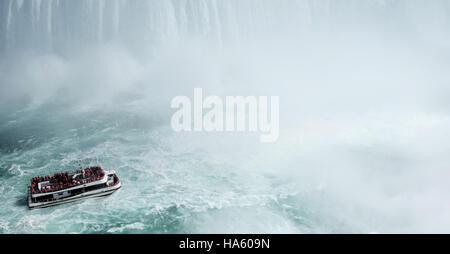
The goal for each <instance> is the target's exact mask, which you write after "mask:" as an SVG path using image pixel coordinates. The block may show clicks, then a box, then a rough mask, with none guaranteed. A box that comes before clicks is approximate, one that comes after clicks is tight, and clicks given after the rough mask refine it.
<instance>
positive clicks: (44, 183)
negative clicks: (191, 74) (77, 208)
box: [28, 166, 120, 209]
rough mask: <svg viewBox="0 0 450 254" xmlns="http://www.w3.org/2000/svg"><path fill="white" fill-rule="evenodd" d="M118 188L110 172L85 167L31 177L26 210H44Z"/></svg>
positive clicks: (117, 180)
mask: <svg viewBox="0 0 450 254" xmlns="http://www.w3.org/2000/svg"><path fill="white" fill-rule="evenodd" d="M119 188H120V181H119V178H118V177H117V175H116V172H115V171H114V170H103V169H102V168H101V167H99V166H96V167H89V168H85V169H80V170H77V171H76V172H73V173H69V172H65V173H56V174H55V175H53V176H51V177H50V176H42V177H34V178H32V179H31V185H30V186H29V188H28V207H29V208H30V209H35V208H45V207H49V206H54V205H59V204H64V203H68V202H73V201H77V200H81V199H85V198H90V197H100V196H106V195H109V194H112V193H113V192H114V191H116V190H118V189H119Z"/></svg>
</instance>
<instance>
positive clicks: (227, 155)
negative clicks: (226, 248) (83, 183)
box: [0, 0, 450, 233]
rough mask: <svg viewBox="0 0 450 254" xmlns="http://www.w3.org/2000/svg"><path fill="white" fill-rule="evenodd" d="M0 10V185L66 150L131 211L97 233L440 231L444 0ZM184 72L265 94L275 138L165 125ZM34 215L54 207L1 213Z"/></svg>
mask: <svg viewBox="0 0 450 254" xmlns="http://www.w3.org/2000/svg"><path fill="white" fill-rule="evenodd" d="M69 10H70V11H69ZM0 13H1V15H0V19H1V30H0V32H1V35H0V42H1V43H0V52H1V60H0V106H1V108H0V119H1V125H0V140H1V144H0V151H1V158H2V159H1V160H2V163H1V164H0V169H1V172H2V174H0V175H1V176H2V177H3V176H5V177H4V179H2V180H1V181H2V184H5V183H9V182H13V181H23V179H25V180H26V177H28V176H31V175H33V174H42V173H41V172H51V169H52V167H61V166H71V165H74V164H75V163H76V161H77V160H79V159H82V160H94V161H96V162H100V163H105V164H107V165H109V166H111V167H118V170H119V172H120V169H122V174H123V175H124V183H125V184H127V183H128V185H129V186H133V187H130V188H128V190H127V189H126V188H124V190H121V193H120V194H119V195H126V196H128V197H130V201H127V202H128V203H127V204H126V205H128V206H127V207H128V208H129V210H126V209H125V208H124V207H123V206H120V207H119V205H118V204H119V200H115V201H114V202H112V205H111V207H110V208H111V209H115V210H113V211H115V212H117V213H128V214H130V216H129V217H128V218H124V219H119V218H117V220H119V222H118V224H114V225H113V226H114V227H113V228H112V229H109V231H108V232H128V231H127V230H130V232H194V233H210V232H212V233H355V232H356V233H373V232H380V233H444V232H445V233H448V229H449V228H450V216H449V214H450V213H449V212H450V205H449V204H447V203H448V202H446V201H447V199H448V196H449V195H450V187H449V185H448V184H447V178H448V177H450V173H449V170H448V168H449V167H450V161H449V160H448V154H449V152H450V145H449V144H450V142H449V141H450V128H449V127H450V116H449V113H450V104H449V102H448V101H449V100H448V98H449V96H450V89H449V85H450V75H449V74H448V70H449V69H450V61H449V57H450V44H449V41H450V32H449V31H450V29H449V28H450V4H449V2H448V1H439V0H434V1H422V0H414V1H402V0H390V1H388V0H385V1H382V0H380V1H371V0H365V1H352V0H341V1H327V0H315V1H304V0H298V1H295V0H283V1H278V0H277V1H275V0H264V1H252V0H250V1H233V0H231V1H225V0H222V1H201V0H198V1H187V0H186V1H123V0H112V1H109V0H108V1H102V0H98V1H85V0H83V1H76V3H75V1H68V0H65V1H64V0H60V1H52V0H42V1H37V0H30V1H26V0H25V1H14V0H8V1H2V2H1V3H0ZM196 87H200V88H202V89H203V93H204V95H205V96H209V95H217V96H222V97H224V96H227V95H231V96H238V95H241V96H248V95H255V96H259V95H261V96H279V97H280V133H279V139H278V141H277V142H276V143H270V144H261V143H259V142H258V135H257V134H254V133H206V132H205V133H203V132H200V133H188V132H186V133H183V132H181V133H175V132H173V131H172V130H171V129H170V119H171V116H172V114H173V113H174V110H173V109H171V108H170V102H171V100H172V98H174V97H175V96H178V95H185V96H189V97H192V96H193V92H194V88H196ZM74 133H76V134H74ZM29 158H34V159H35V160H37V161H38V162H30V163H31V164H30V163H28V164H27V163H25V162H24V161H26V160H27V159H29ZM22 160H23V161H22ZM45 161H48V162H45ZM114 163H116V164H114ZM36 168H37V169H39V172H36V171H34V170H36ZM135 174H138V176H139V177H136V176H135ZM3 192H4V193H5V195H6V194H8V193H9V194H12V195H18V194H17V192H16V190H3ZM118 197H120V196H118ZM132 201H133V202H132ZM105 206H107V205H106V204H105ZM83 207H85V205H83ZM8 209H9V210H8V211H10V210H14V211H16V209H19V208H16V207H14V208H8ZM77 209H79V210H80V211H83V210H82V208H81V207H80V208H77ZM173 209H175V211H173ZM161 211H164V212H165V213H164V215H161V213H162V212H161ZM90 212H92V211H90ZM3 213H4V214H6V209H5V211H4V212H3ZM3 213H2V214H3ZM90 214H91V215H92V213H90ZM39 216H44V217H46V218H48V219H51V220H52V221H53V222H51V223H53V224H56V225H58V222H56V221H57V220H58V219H60V218H61V217H62V213H61V212H60V211H58V210H54V211H52V213H51V214H45V213H40V214H31V215H24V217H23V218H21V219H18V218H11V217H8V216H6V215H5V216H3V217H2V218H0V227H1V228H2V230H3V232H24V231H26V227H27V226H29V227H30V225H31V228H32V231H31V232H49V231H50V232H53V231H52V230H54V228H52V227H51V225H52V224H49V225H48V226H46V227H44V228H42V227H38V226H34V224H33V223H32V222H33V221H35V220H36V219H38V218H39ZM152 216H153V217H152ZM155 218H159V219H160V220H161V222H159V224H158V223H156V222H155V221H156V219H155ZM237 218H239V219H237ZM122 220H123V221H122ZM174 221H175V222H174ZM262 222H264V223H262ZM80 223H81V222H80ZM155 223H156V224H155ZM103 224H107V223H106V222H104V221H103ZM5 225H6V226H5ZM108 225H109V224H108ZM166 225H167V227H168V228H169V229H168V230H167V231H164V229H165V228H166ZM80 228H81V231H82V232H97V231H96V229H95V228H94V229H93V228H89V226H87V225H85V224H83V225H82V226H80ZM99 228H100V229H99V231H100V230H106V229H105V228H103V227H102V226H99ZM76 230H78V229H77V228H76V229H73V228H64V229H63V231H64V232H74V231H76Z"/></svg>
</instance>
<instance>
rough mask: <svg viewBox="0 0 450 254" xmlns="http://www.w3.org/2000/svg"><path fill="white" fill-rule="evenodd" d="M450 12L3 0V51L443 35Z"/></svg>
mask: <svg viewBox="0 0 450 254" xmlns="http://www.w3.org/2000/svg"><path fill="white" fill-rule="evenodd" d="M449 10H450V3H449V2H448V1H446V0H431V1H425V0H365V1H360V0H346V1H344V0H340V1H335V0H313V1H311V0H246V1H241V0H133V1H126V0H77V1H73V0H2V1H0V19H1V21H0V49H1V53H2V54H4V53H6V52H11V51H14V50H16V49H24V48H25V49H30V48H31V49H34V50H36V49H39V50H44V51H51V52H67V51H70V50H72V49H73V48H74V47H80V46H84V45H86V44H92V43H101V42H108V41H118V42H120V43H122V44H125V45H129V46H130V47H135V48H136V47H139V46H143V45H146V46H149V45H155V44H158V43H167V42H170V41H174V40H182V39H184V38H186V37H200V38H202V39H204V38H206V39H208V40H212V41H215V42H217V43H229V42H236V43H239V42H240V41H243V40H247V39H259V38H263V37H264V36H269V37H273V36H280V35H289V36H301V35H304V34H307V33H308V32H310V31H311V30H313V31H314V30H317V29H319V28H326V29H328V30H331V31H333V30H339V29H343V28H349V27H352V26H359V27H361V26H363V27H367V29H372V28H373V27H372V25H373V24H377V26H379V25H380V23H381V24H382V25H383V26H384V25H385V26H386V27H392V25H394V24H395V25H396V26H397V27H398V28H400V30H412V31H420V30H425V29H424V28H430V27H432V28H433V30H434V31H435V32H436V30H437V32H442V31H443V30H444V29H446V28H448V26H449V24H450V18H449V15H448V14H449V12H450V11H449ZM424 16H425V17H426V18H424ZM417 20H421V22H420V23H419V22H417ZM424 20H427V22H426V23H424V22H423V21H424ZM427 30H430V29H427ZM447 30H448V29H447Z"/></svg>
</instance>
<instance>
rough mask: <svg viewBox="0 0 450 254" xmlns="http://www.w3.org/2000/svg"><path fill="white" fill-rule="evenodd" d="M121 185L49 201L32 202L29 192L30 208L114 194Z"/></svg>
mask: <svg viewBox="0 0 450 254" xmlns="http://www.w3.org/2000/svg"><path fill="white" fill-rule="evenodd" d="M120 187H121V184H120V183H119V184H117V185H114V186H111V187H106V188H102V189H98V190H93V191H90V192H85V193H82V194H78V195H74V196H70V197H66V198H61V199H57V200H52V201H48V202H32V201H31V195H30V194H28V208H29V209H30V210H32V209H37V208H46V207H50V206H55V205H60V204H65V203H70V202H75V201H78V200H82V199H87V198H92V197H101V196H107V195H110V194H112V193H113V192H115V191H116V190H118V189H120Z"/></svg>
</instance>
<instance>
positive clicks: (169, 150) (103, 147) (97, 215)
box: [0, 103, 315, 233]
mask: <svg viewBox="0 0 450 254" xmlns="http://www.w3.org/2000/svg"><path fill="white" fill-rule="evenodd" d="M126 110H127V108H125V109H124V108H122V109H118V108H115V109H111V108H109V109H108V110H102V109H99V108H95V109H89V110H86V111H84V112H80V111H77V110H74V109H73V108H72V109H71V108H68V107H64V106H62V105H55V104H52V103H48V104H43V105H40V106H36V107H33V108H28V109H26V110H23V111H18V112H16V113H14V114H10V115H7V116H4V117H3V121H2V124H1V126H0V139H1V140H0V141H1V142H0V144H1V147H0V148H1V154H0V193H1V196H0V203H1V204H2V206H1V209H0V232H1V233H195V232H198V233H201V232H297V231H299V230H300V229H303V230H312V229H311V228H310V226H311V225H310V224H311V223H312V220H313V218H314V216H315V215H314V214H313V212H312V211H308V209H305V208H303V206H302V204H304V203H305V202H306V201H300V200H301V199H300V196H299V194H297V193H296V191H294V190H297V189H298V188H297V187H296V186H295V185H294V184H292V183H290V182H283V181H284V180H283V181H280V180H278V179H276V178H274V176H273V175H272V174H265V173H264V171H263V172H261V173H260V172H258V171H257V170H249V169H248V168H249V167H251V165H246V164H247V163H248V162H251V161H252V159H251V158H249V157H247V156H250V154H251V153H250V152H249V151H247V152H244V153H241V152H242V151H245V149H243V150H242V151H240V152H235V151H233V150H235V149H236V147H234V146H230V147H228V148H227V147H224V148H223V149H222V148H221V149H220V151H222V152H217V148H214V147H211V146H208V145H206V146H204V141H199V142H197V143H196V142H195V141H193V140H191V138H190V137H189V136H188V135H179V136H177V135H175V134H174V132H173V131H172V130H171V129H170V128H168V124H167V119H166V118H164V117H150V115H151V114H137V113H132V112H126ZM193 139H194V140H199V139H198V138H197V137H195V138H194V137H193ZM200 140H201V139H200ZM216 140H218V142H220V138H218V139H216ZM209 143H210V142H209ZM241 145H242V144H241ZM250 148H251V146H249V150H251V149H250ZM227 151H228V152H227ZM231 151H233V152H231ZM238 154H241V155H238ZM78 160H82V162H83V165H101V166H103V167H104V168H108V169H115V170H116V171H117V173H118V175H119V177H120V179H121V181H122V188H121V189H120V190H119V191H117V192H116V193H114V194H113V195H111V196H109V197H103V198H93V199H88V200H84V201H79V202H74V203H69V204H64V205H60V206H56V207H51V208H46V209H37V210H32V211H30V210H28V208H27V206H26V201H25V198H26V187H27V184H28V182H29V179H30V178H31V177H33V176H39V175H51V174H53V173H55V172H59V171H70V170H75V169H77V168H78Z"/></svg>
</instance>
